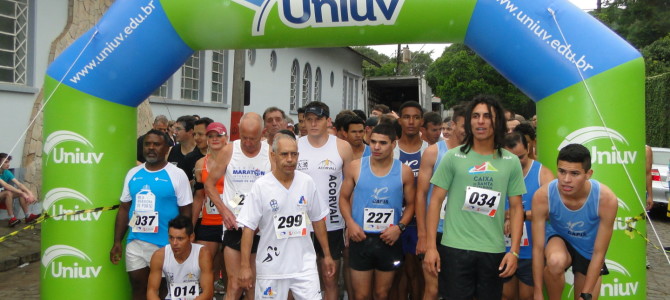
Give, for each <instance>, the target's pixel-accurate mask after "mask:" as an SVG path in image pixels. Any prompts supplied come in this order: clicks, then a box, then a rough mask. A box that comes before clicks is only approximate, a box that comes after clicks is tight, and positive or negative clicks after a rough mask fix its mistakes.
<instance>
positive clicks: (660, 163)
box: [651, 147, 670, 204]
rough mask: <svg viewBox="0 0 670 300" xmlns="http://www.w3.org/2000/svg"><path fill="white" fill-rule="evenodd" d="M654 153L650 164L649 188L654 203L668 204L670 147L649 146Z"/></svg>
mask: <svg viewBox="0 0 670 300" xmlns="http://www.w3.org/2000/svg"><path fill="white" fill-rule="evenodd" d="M651 152H652V154H653V155H654V159H653V163H652V165H651V180H652V182H651V190H652V193H653V194H654V203H665V204H668V199H670V190H668V180H670V176H668V175H669V174H668V165H670V148H656V147H651Z"/></svg>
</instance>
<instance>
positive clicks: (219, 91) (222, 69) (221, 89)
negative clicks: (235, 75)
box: [212, 50, 228, 103]
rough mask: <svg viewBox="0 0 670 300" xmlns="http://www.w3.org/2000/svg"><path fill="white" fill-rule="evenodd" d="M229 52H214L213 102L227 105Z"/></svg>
mask: <svg viewBox="0 0 670 300" xmlns="http://www.w3.org/2000/svg"><path fill="white" fill-rule="evenodd" d="M227 66H228V51H225V50H215V51H212V102H214V103H225V102H226V101H225V100H226V94H227V90H226V89H227V82H228V68H227Z"/></svg>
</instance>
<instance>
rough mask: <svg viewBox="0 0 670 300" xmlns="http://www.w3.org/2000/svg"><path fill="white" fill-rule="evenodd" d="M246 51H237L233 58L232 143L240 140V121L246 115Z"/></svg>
mask: <svg viewBox="0 0 670 300" xmlns="http://www.w3.org/2000/svg"><path fill="white" fill-rule="evenodd" d="M246 53H247V50H246V49H237V50H235V55H234V58H233V90H232V94H233V95H232V101H231V104H230V108H231V112H230V141H234V140H237V139H239V138H240V127H239V124H240V119H241V118H242V115H244V76H245V63H246V61H245V59H246Z"/></svg>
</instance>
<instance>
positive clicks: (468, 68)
mask: <svg viewBox="0 0 670 300" xmlns="http://www.w3.org/2000/svg"><path fill="white" fill-rule="evenodd" d="M426 80H427V81H428V85H430V87H431V88H432V89H433V93H434V94H435V95H436V96H438V97H440V98H441V99H442V104H444V105H445V107H450V106H453V105H454V104H457V103H460V102H463V101H469V100H471V99H472V98H473V97H474V96H476V95H479V94H491V95H496V96H498V97H500V100H501V101H502V103H503V106H505V108H507V109H510V110H512V111H514V112H515V113H518V114H521V115H524V116H526V117H529V116H532V115H533V114H535V104H534V103H533V102H532V100H530V98H528V97H527V96H526V95H524V94H523V93H521V91H520V90H519V89H518V88H517V87H515V86H514V85H512V84H511V83H510V82H509V81H507V79H505V78H504V77H502V75H500V74H499V73H498V72H497V71H496V70H495V69H493V67H491V66H490V65H489V64H488V63H486V62H485V61H484V60H483V59H482V58H480V57H479V56H477V54H475V53H474V52H473V51H472V50H470V49H469V48H468V47H467V46H465V45H463V44H453V45H451V46H450V47H448V48H446V49H445V50H444V53H442V56H441V57H440V58H438V59H437V60H435V62H434V63H433V64H431V65H430V67H429V68H428V71H427V72H426Z"/></svg>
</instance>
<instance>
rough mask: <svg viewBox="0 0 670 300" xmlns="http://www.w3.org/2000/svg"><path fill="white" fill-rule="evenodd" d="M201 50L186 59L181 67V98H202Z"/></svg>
mask: <svg viewBox="0 0 670 300" xmlns="http://www.w3.org/2000/svg"><path fill="white" fill-rule="evenodd" d="M199 88H200V52H195V53H193V55H192V56H191V57H189V58H188V60H186V62H185V63H184V65H183V66H182V69H181V98H182V99H189V100H198V99H200V91H199Z"/></svg>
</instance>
